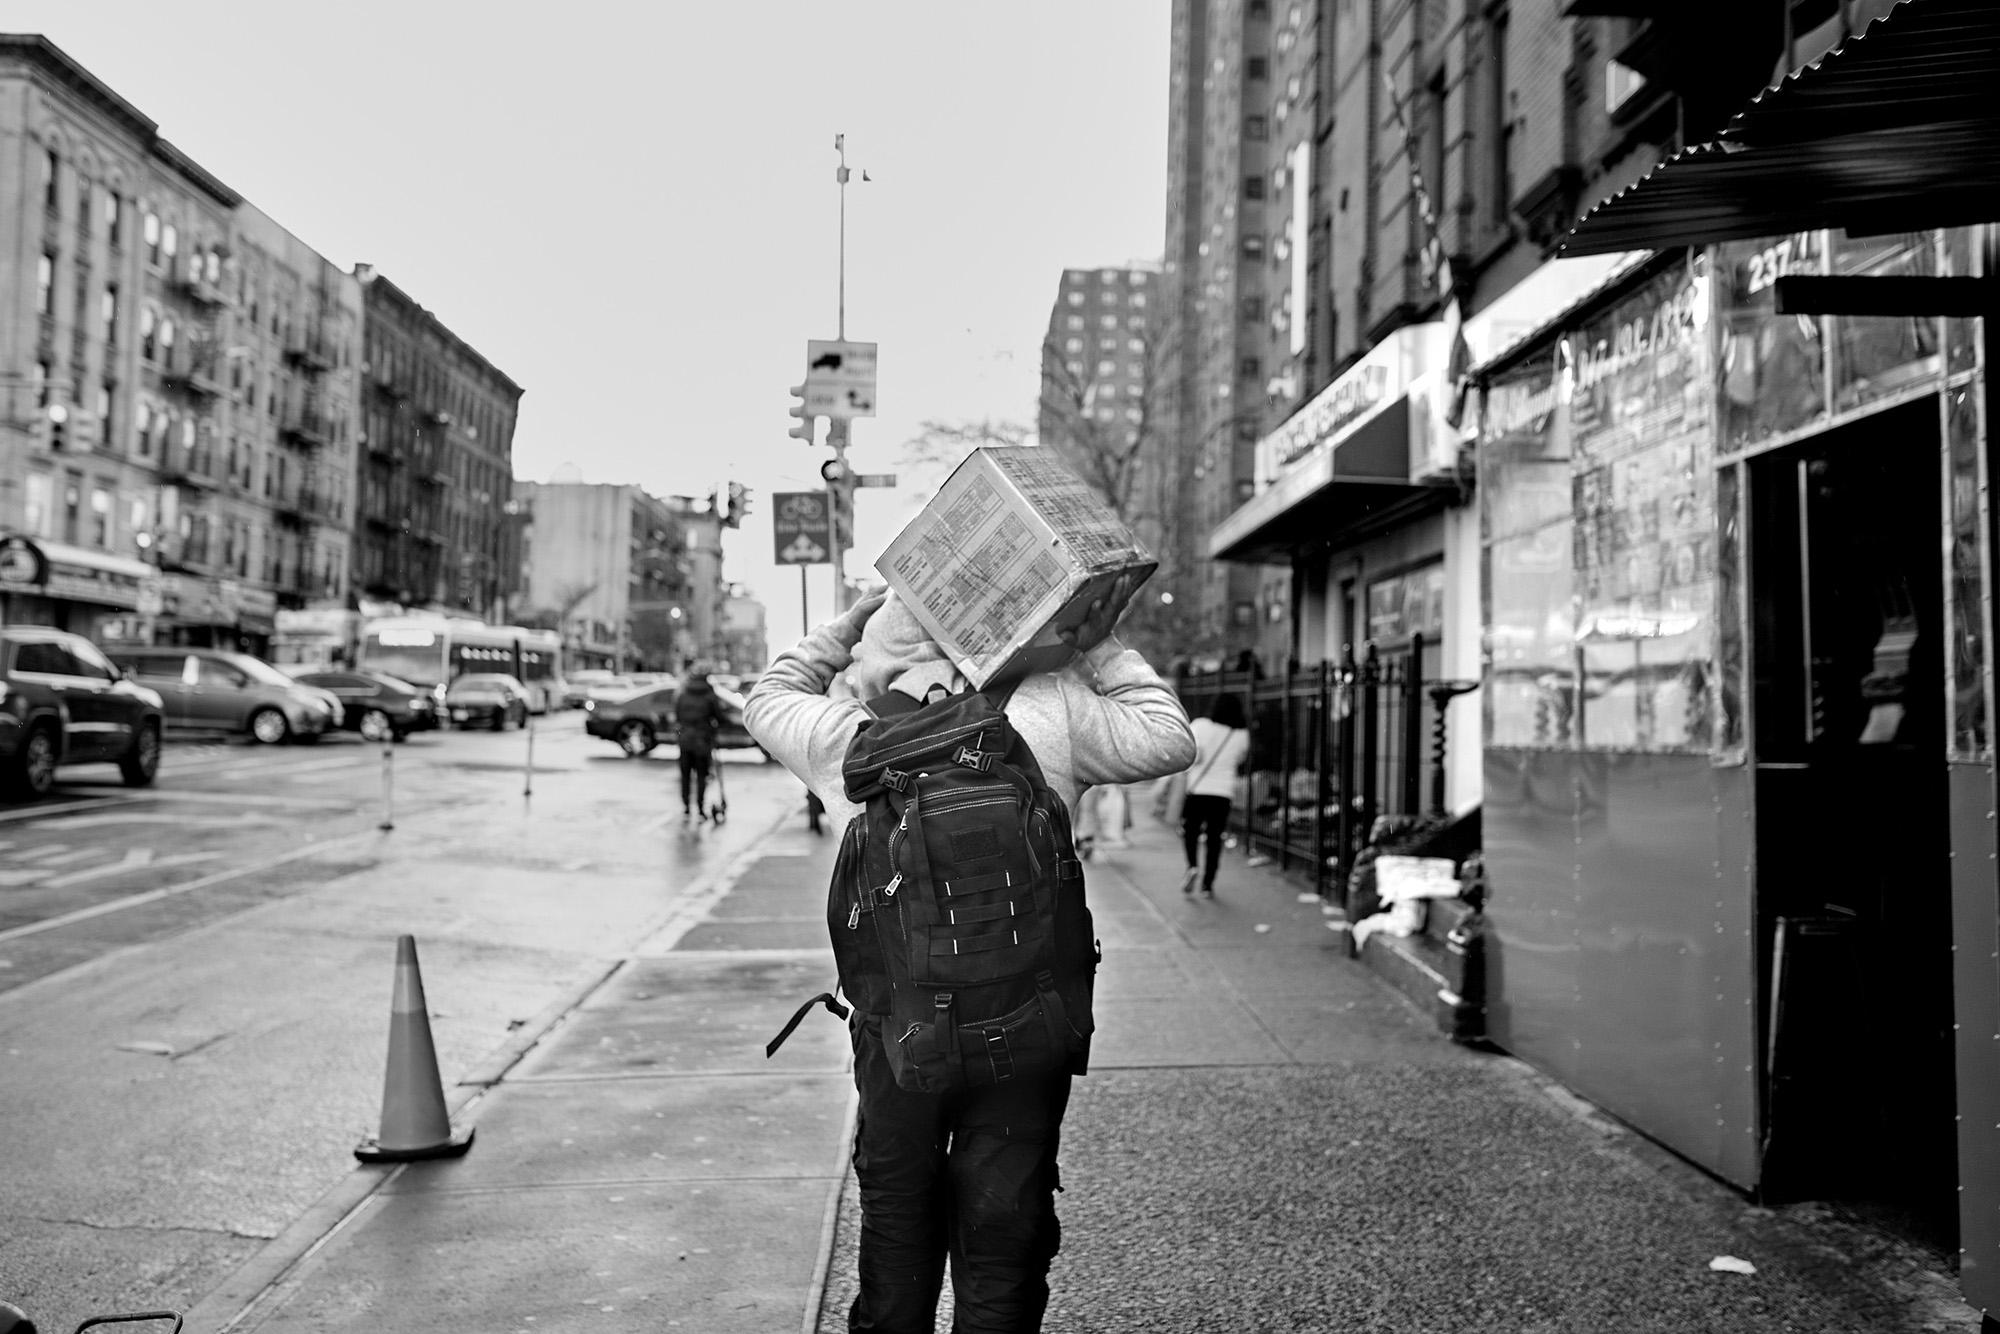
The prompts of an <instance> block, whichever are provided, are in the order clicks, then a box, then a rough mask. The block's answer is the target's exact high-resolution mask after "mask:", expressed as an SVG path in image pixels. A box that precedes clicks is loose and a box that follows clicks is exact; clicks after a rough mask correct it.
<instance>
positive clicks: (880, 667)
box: [847, 592, 953, 701]
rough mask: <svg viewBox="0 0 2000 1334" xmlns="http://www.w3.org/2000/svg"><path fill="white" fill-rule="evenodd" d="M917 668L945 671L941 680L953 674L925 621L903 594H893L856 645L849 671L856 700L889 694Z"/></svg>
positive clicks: (869, 619)
mask: <svg viewBox="0 0 2000 1334" xmlns="http://www.w3.org/2000/svg"><path fill="white" fill-rule="evenodd" d="M918 668H926V669H931V668H942V669H943V673H944V675H943V676H942V677H941V678H938V679H943V680H945V681H947V682H948V681H949V680H950V677H951V674H952V671H953V668H952V664H951V660H950V659H949V658H947V657H946V656H945V651H944V649H943V648H941V647H940V646H939V645H938V642H937V641H936V640H934V639H932V638H931V634H930V631H928V630H926V629H924V626H923V622H921V621H919V620H918V619H917V618H916V614H915V613H914V612H912V611H911V610H910V607H909V604H908V603H906V602H904V601H903V599H902V597H901V595H900V594H897V593H893V592H892V593H890V594H889V598H888V600H887V601H886V602H884V603H883V604H882V605H881V606H880V607H878V608H876V610H875V614H874V615H873V616H870V617H869V618H868V624H867V626H866V628H864V629H863V630H862V632H861V642H860V643H858V644H856V645H855V646H854V658H853V661H852V662H851V663H850V664H849V665H848V668H847V680H848V684H849V685H850V686H852V687H853V689H854V695H855V698H857V699H860V700H863V701H866V700H871V699H874V698H875V697H876V696H878V695H880V694H882V693H883V692H885V691H887V690H888V689H889V688H890V687H891V686H892V685H894V684H895V683H896V681H897V678H899V677H901V676H902V675H903V674H904V673H905V672H909V671H913V670H915V669H918ZM925 684H926V685H928V681H927V682H925ZM918 693H921V689H920V690H919V692H918Z"/></svg>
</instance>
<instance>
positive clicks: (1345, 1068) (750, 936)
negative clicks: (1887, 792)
mask: <svg viewBox="0 0 2000 1334" xmlns="http://www.w3.org/2000/svg"><path fill="white" fill-rule="evenodd" d="M833 844H834V839H833V838H832V837H831V836H829V837H826V838H821V839H814V838H812V837H811V836H810V835H808V834H806V833H805V832H804V831H803V830H797V829H795V828H792V827H791V825H790V822H788V824H787V827H785V828H783V829H774V830H773V831H772V833H771V834H770V836H769V837H767V838H766V839H765V840H764V841H763V842H762V843H761V844H760V845H759V847H758V849H757V850H756V852H755V853H753V854H752V855H751V856H750V857H748V858H746V859H745V860H744V861H743V862H742V863H740V864H739V865H738V866H737V867H736V868H734V869H733V871H732V872H731V873H730V874H729V875H726V876H724V877H723V879H722V880H721V881H720V882H718V883H717V884H716V885H715V886H714V887H713V888H712V890H711V891H710V892H708V893H706V894H703V895H700V896H697V898H696V899H695V900H694V901H692V902H691V903H690V905H689V912H688V914H687V916H686V917H685V918H684V919H683V920H681V921H678V922H676V923H674V924H671V925H669V926H668V927H666V928H665V929H663V930H662V932H661V933H660V934H659V935H658V936H656V937H655V938H654V939H653V940H652V941H650V942H648V944H647V945H646V946H644V947H642V948H641V949H640V950H639V951H637V952H636V953H635V954H634V956H633V957H632V958H630V959H628V960H627V961H626V962H625V963H624V964H623V965H621V966H620V967H619V968H617V969H616V970H614V971H613V972H612V973H611V974H610V975H609V976H608V978H606V979H605V980H604V981H603V982H602V983H601V984H600V985H598V986H597V987H596V988H595V989H593V990H592V991H591V992H590V993H589V994H588V995H587V996H584V997H582V998H580V999H579V1003H578V1004H577V1005H576V1006H575V1007H574V1008H573V1009H571V1010H569V1011H568V1012H567V1013H566V1014H565V1015H564V1016H563V1017H561V1018H560V1019H559V1020H557V1021H556V1022H555V1023H554V1024H553V1025H552V1026H550V1027H549V1028H548V1030H547V1032H546V1033H545V1034H543V1035H541V1037H540V1040H539V1041H537V1042H535V1043H534V1045H533V1046H532V1048H531V1049H529V1050H528V1051H527V1052H526V1055H525V1056H524V1057H523V1058H522V1059H521V1060H520V1061H519V1063H518V1064H516V1065H513V1066H512V1067H511V1068H507V1069H504V1071H499V1072H489V1074H487V1075H485V1076H481V1075H480V1073H479V1072H474V1073H473V1075H471V1076H468V1078H467V1081H466V1087H464V1088H461V1089H460V1090H459V1091H458V1092H459V1096H460V1098H461V1100H463V1099H464V1098H466V1097H468V1096H470V1092H471V1089H472V1088H473V1087H474V1086H478V1085H480V1084H482V1083H485V1082H488V1081H489V1080H492V1081H497V1082H493V1084H492V1087H491V1088H490V1091H487V1092H485V1093H484V1094H483V1095H482V1096H478V1097H477V1098H476V1100H475V1101H473V1102H472V1105H471V1106H470V1108H469V1113H470V1116H471V1119H473V1120H474V1121H475V1122H476V1124H477V1126H478V1131H479V1134H478V1140H477V1143H476V1144H475V1145H474V1147H473V1149H472V1151H471V1153H470V1154H469V1155H468V1156H467V1157H466V1158H464V1159H462V1160H458V1161H454V1162H442V1163H431V1164H419V1165H409V1166H405V1167H401V1168H390V1169H378V1168H369V1169H359V1170H358V1171H357V1174H356V1178H355V1180H356V1186H355V1188H354V1189H353V1191H351V1192H350V1193H349V1196H348V1197H347V1198H346V1199H344V1200H343V1201H339V1202H335V1203H334V1204H330V1205H329V1207H328V1208H327V1209H326V1210H324V1211H322V1213H321V1214H320V1216H319V1217H317V1218H315V1219H309V1220H305V1221H303V1222H302V1224H301V1226H300V1228H299V1229H295V1233H297V1234H298V1235H289V1236H288V1238H281V1239H280V1241H279V1242H277V1243H273V1247H272V1248H271V1249H272V1252H273V1254H272V1255H270V1256H268V1257H264V1259H263V1262H262V1264H261V1266H257V1265H253V1266H251V1267H250V1268H251V1269H252V1270H254V1271H256V1272H255V1273H252V1274H249V1275H247V1276H245V1277H243V1278H241V1279H239V1280H238V1281H237V1282H235V1283H234V1284H233V1285H232V1287H231V1288H230V1289H229V1290H228V1291H226V1292H223V1293H218V1294H216V1296H215V1297H214V1298H212V1299H211V1300H210V1301H207V1302H204V1303H203V1305H202V1306H201V1307H200V1308H198V1309H197V1311H196V1312H195V1313H194V1315H195V1317H196V1320H191V1322H190V1325H189V1328H190V1329H191V1330H194V1331H196V1332H197V1334H211V1331H222V1330H242V1331H252V1330H260V1331H271V1332H272V1334H279V1332H287V1331H336V1330H349V1329H356V1330H359V1329H367V1330H370V1331H378V1332H380V1334H394V1332H395V1331H404V1330H408V1331H413V1332H414V1331H426V1332H427V1334H428V1331H434V1330H441V1329H477V1330H492V1331H515V1330H530V1331H567V1330H580V1329H588V1330H593V1331H600V1330H601V1331H606V1334H619V1332H622V1331H626V1330H633V1331H637V1330H659V1329H672V1328H680V1329H689V1330H700V1331H704V1332H705V1334H735V1332H736V1331H746V1332H748V1331H757V1332H758V1334H772V1332H774V1331H778V1332H788V1331H804V1332H805V1334H811V1332H812V1331H814V1330H822V1331H838V1330H844V1329H845V1328H846V1322H845V1309H846V1305H847V1302H848V1300H849V1299H850V1298H851V1295H852V1290H853V1289H852V1275H853V1271H854V1258H853V1235H854V1211H855V1204H854V1200H853V1195H852V1189H851V1185H850V1184H848V1183H847V1180H846V1178H847V1174H846V1154H847V1141H848V1138H849V1135H850V1133H851V1131H850V1118H851V1109H852V1103H853V1096H852V1089H851V1085H850V1084H849V1082H848V1077H847V1074H846V1068H847V1064H848V1053H847V1050H846V1034H845V1031H844V1029H843V1027H842V1026H841V1025H840V1024H838V1023H836V1022H834V1021H833V1020H832V1019H831V1017H829V1016H826V1015H824V1014H815V1015H814V1016H811V1017H808V1019H807V1020H806V1021H805V1023H804V1024H803V1025H802V1026H801V1027H800V1029H799V1030H798V1032H797V1033H795V1034H794V1035H793V1036H792V1038H791V1039H790V1041H789V1042H788V1043H787V1045H786V1047H785V1048H784V1050H783V1051H782V1052H780V1054H779V1056H778V1058H777V1059H776V1060H774V1061H769V1062H767V1061H766V1060H765V1059H764V1055H763V1044H764V1042H765V1041H766V1040H768V1038H769V1037H770V1036H771V1034H772V1033H773V1032H775V1031H776V1029H777V1028H778V1026H779V1025H780V1024H781V1023H782V1022H783V1021H784V1019H785V1018H786V1017H787V1016H788V1015H789V1014H790V1012H791V1010H792V1009H793V1007H794V1006H796V1005H797V1004H798V1003H799V1002H801V1001H803V1000H804V999H805V998H806V997H807V996H809V995H811V994H813V993H814V992H816V991H820V990H823V989H826V988H828V987H829V986H830V985H831V983H832V961H831V956H830V953H829V952H828V950H827V948H826V945H825V924H824V917H823V904H824V895H825V886H826V881H827V877H828V872H829V870H830V867H831V862H832V856H833V851H834V849H833ZM1179 882H1180V854H1179V851H1178V848H1177V846H1176V845H1175V842H1174V840H1173V839H1172V838H1171V837H1170V836H1169V835H1168V834H1167V833H1166V831H1164V830H1160V829H1157V828H1153V829H1144V830H1141V831H1139V833H1138V842H1137V843H1136V844H1135V845H1134V846H1133V847H1131V848H1128V849H1122V850H1105V851H1101V852H1100V853H1099V854H1098V857H1097V858H1096V860H1094V861H1093V862H1092V863H1091V864H1090V869H1089V884H1090V895H1091V902H1092V906H1093V910H1094V911H1095V914H1096V919H1097V925H1098V931H1099V934H1100V936H1101V937H1102V939H1103V942H1104V946H1105V956H1106V957H1105V965H1104V969H1103V971H1102V972H1101V973H1100V975H1099V982H1098V1000H1097V1005H1096V1011H1097V1020H1098V1027H1099V1036H1098V1039H1097V1042H1096V1047H1095V1055H1094V1062H1093V1072H1092V1074H1091V1075H1090V1076H1089V1077H1088V1078H1086V1079H1083V1080H1080V1081H1078V1084H1077V1088H1076V1093H1075V1096H1074V1099H1073V1101H1072V1104H1071V1110H1070V1114H1069V1119H1068V1121H1067V1123H1066V1128H1065V1136H1064V1144H1063V1157H1062V1165H1063V1178H1064V1184H1065V1187H1066V1192H1065V1194H1063V1195H1062V1196H1061V1197H1059V1201H1058V1207H1059V1209H1060V1212H1061V1217H1062V1221H1063V1225H1064V1229H1065V1232H1064V1247H1063V1254H1062V1256H1061V1257H1060V1258H1059V1259H1058V1260H1057V1262H1056V1268H1055V1271H1054V1274H1053V1276H1052V1282H1053V1284H1054V1287H1055V1296H1054V1299H1053V1301H1052V1304H1051V1308H1050V1312H1049V1318H1048V1321H1047V1324H1046V1326H1045V1328H1047V1329H1048V1330H1050V1331H1091V1332H1092V1334H1098V1332H1101V1331H1120V1330H1176V1331H1184V1330H1230V1331H1240V1330H1250V1329H1283V1330H1327V1331H1345V1330H1357V1331H1363V1330H1365V1331H1405V1330H1407V1331H1424V1332H1425V1334H1431V1332H1433V1331H1455V1330H1467V1331H1471V1330H1481V1331H1494V1330H1498V1331H1523V1332H1524V1334H1525V1332H1526V1331H1578V1332H1579V1334H1583V1332H1585V1331H1588V1332H1589V1334H1597V1332H1598V1331H1605V1330H1620V1331H1631V1330H1661V1331H1670V1330H1671V1331H1682V1330H1707V1331H1738V1330H1740V1331H1746V1332H1747V1331H1753V1330H1754V1331H1772V1330H1801V1331H1804V1330H1810V1331H1823V1330H1840V1331H1874V1330H1881V1331H1912V1330H1926V1329H1937V1330H1974V1329H1977V1328H1978V1319H1977V1317H1976V1315H1975V1314H1974V1313H1972V1312H1971V1311H1970V1310H1969V1309H1968V1308H1966V1307H1964V1306H1963V1304H1962V1303H1960V1302H1959V1301H1958V1299H1957V1296H1956V1289H1955V1286H1954V1285H1952V1283H1951V1282H1950V1280H1949V1279H1948V1278H1947V1277H1944V1276H1942V1275H1940V1274H1938V1273H1936V1272H1933V1269H1932V1268H1926V1262H1927V1260H1930V1259H1931V1258H1930V1257H1925V1256H1923V1255H1920V1254H1917V1253H1915V1252H1913V1251H1911V1250H1910V1249H1909V1248H1907V1247H1905V1246H1902V1245H1900V1244H1898V1243H1896V1242H1894V1241H1892V1240H1889V1239H1886V1238H1882V1237H1879V1236H1876V1235H1873V1234H1870V1233H1867V1232H1865V1231H1863V1230H1861V1229H1859V1228H1856V1227H1853V1226H1851V1225H1848V1224H1845V1223H1843V1222H1842V1221H1841V1220H1840V1219H1838V1218H1836V1217H1834V1216H1832V1215H1830V1214H1825V1213H1824V1212H1821V1213H1815V1212H1813V1211H1812V1210H1811V1209H1810V1208H1807V1209H1801V1210H1792V1211H1786V1212H1784V1213H1774V1212H1772V1211H1768V1210H1762V1209H1755V1208H1751V1207H1749V1206H1747V1205H1746V1204H1744V1202H1743V1201H1742V1200H1741V1198H1740V1197H1739V1196H1737V1195H1736V1194H1734V1193H1733V1192H1731V1191H1729V1190H1726V1189H1724V1188H1723V1187H1721V1186H1719V1185H1717V1184H1716V1183H1714V1182H1712V1181H1711V1180H1710V1179H1708V1178H1707V1177H1705V1176H1703V1175H1702V1174H1700V1173H1699V1172H1696V1171H1695V1170H1694V1169H1692V1168H1690V1167H1687V1166H1686V1165H1685V1164H1683V1163H1681V1162H1680V1161H1679V1160H1678V1159H1674V1158H1672V1157H1671V1156H1670V1155H1667V1154H1665V1153H1663V1152H1661V1151H1659V1150H1657V1149H1655V1148H1653V1147H1652V1146H1651V1145H1649V1144H1648V1143H1647V1142H1645V1141H1643V1140H1641V1139H1639V1138H1638V1137H1636V1136H1634V1135H1632V1134H1630V1133H1629V1132H1627V1131H1625V1130H1623V1129H1622V1128H1620V1127H1618V1126H1616V1125H1614V1124H1612V1123H1611V1122H1609V1121H1608V1120H1607V1119H1605V1118H1603V1117H1602V1116H1600V1115H1598V1114H1596V1113H1595V1112H1593V1111H1592V1110H1591V1109H1590V1108H1588V1107H1587V1106H1584V1105H1583V1104H1581V1103H1579V1102H1577V1101H1576V1100H1575V1099H1573V1098H1570V1097H1569V1096H1568V1095H1566V1094H1564V1093H1563V1092H1562V1091H1561V1090H1559V1089H1556V1088H1554V1087H1552V1086H1550V1085H1549V1084H1547V1083H1546V1082H1545V1081H1543V1080H1542V1079H1540V1078H1539V1077H1538V1076H1536V1075H1535V1074H1534V1073H1533V1072H1531V1071H1530V1070H1528V1069H1527V1068H1526V1067H1525V1066H1522V1065H1521V1064H1519V1063H1518V1062H1515V1061H1513V1060H1511V1059H1509V1058H1506V1057H1504V1056H1497V1055H1492V1054H1484V1053H1479V1052H1474V1051H1470V1050H1467V1049H1464V1048H1461V1047H1458V1046H1455V1045H1453V1044H1451V1043H1449V1042H1447V1041H1446V1040H1444V1039H1443V1038H1441V1037H1439V1036H1438V1035H1437V1033H1436V1030H1435V1028H1434V1027H1433V1026H1432V1024H1431V1023H1430V1021H1429V1020H1428V1018H1427V1017H1426V1016H1425V1015H1423V1014H1421V1013H1420V1012H1419V1011H1417V1010H1416V1009H1415V1008H1414V1007H1412V1006H1411V1005H1409V1004H1408V1003H1407V1002H1405V1001H1404V1000H1403V999H1402V998H1401V997H1400V996H1398V995H1397V994H1396V993H1395V992H1393V991H1392V990H1391V989H1390V988H1389V987H1387V986H1386V985H1384V984H1383V983H1382V982H1381V981H1380V980H1379V979H1378V978H1377V977H1376V976H1375V975H1374V974H1372V973H1370V972H1369V971H1367V970H1366V969H1364V968H1363V967H1361V966H1360V965H1359V964H1356V963H1354V962H1352V961H1350V960H1348V959H1347V958H1346V956H1345V953H1344V949H1343V945H1342V939H1341V937H1340V936H1339V935H1338V934H1337V933H1335V932H1333V931H1329V930H1328V929H1327V925H1326V923H1327V918H1326V917H1325V915H1324V914H1323V913H1322V912H1321V910H1320V907H1319V905H1318V904H1317V902H1301V901H1300V899H1299V896H1298V893H1297V890H1296V888H1295V887H1294V886H1293V885H1291V884H1290V883H1288V882H1287V881H1285V880H1284V879H1283V878H1282V877H1281V876H1279V875H1277V874H1276V873H1275V872H1273V871H1272V870H1271V869H1269V868H1259V869H1250V868H1247V867H1246V866H1245V865H1244V863H1243V861H1242V859H1241V858H1240V856H1232V857H1231V859H1230V860H1229V861H1228V863H1227V864H1226V865H1225V868H1224V872H1223V877H1222V879H1221V881H1220V883H1219V897H1218V898H1217V899H1216V900H1214V901H1205V900H1198V899H1189V898H1185V897H1183V896H1182V894H1181V893H1180V891H1179ZM316 1225H317V1230H315V1227H316ZM1723 1255H1731V1256H1736V1257H1740V1258H1742V1259H1746V1260H1749V1261H1751V1262H1752V1263H1753V1264H1754V1265H1755V1266H1756V1270H1757V1272H1756V1273H1754V1274H1748V1275H1746V1274H1739V1273H1728V1272H1718V1271H1715V1270H1712V1269H1711V1268H1710V1261H1711V1260H1712V1259H1714V1258H1715V1257H1718V1256H1723ZM1933 1265H1934V1262H1933ZM948 1325H949V1315H948V1312H947V1315H946V1318H945V1319H944V1320H943V1321H941V1327H948Z"/></svg>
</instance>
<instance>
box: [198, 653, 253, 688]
mask: <svg viewBox="0 0 2000 1334" xmlns="http://www.w3.org/2000/svg"><path fill="white" fill-rule="evenodd" d="M195 662H196V663H197V667H196V673H197V675H196V678H195V679H196V681H197V683H198V684H200V685H203V686H207V687H210V688H212V689H216V690H241V689H242V688H243V687H245V686H247V685H249V684H250V678H249V677H248V676H245V675H244V674H243V673H242V672H240V671H238V670H237V669H236V668H234V667H232V666H231V665H230V664H228V663H226V662H223V661H221V660H220V659H218V658H197V659H195Z"/></svg>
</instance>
